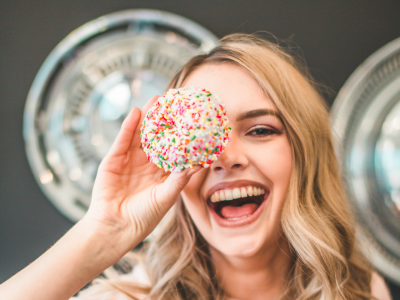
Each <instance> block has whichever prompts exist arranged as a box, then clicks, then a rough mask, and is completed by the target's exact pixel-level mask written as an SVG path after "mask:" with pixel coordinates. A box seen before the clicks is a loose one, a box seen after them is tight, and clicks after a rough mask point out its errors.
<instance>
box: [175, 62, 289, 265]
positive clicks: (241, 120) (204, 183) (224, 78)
mask: <svg viewBox="0 0 400 300" xmlns="http://www.w3.org/2000/svg"><path fill="white" fill-rule="evenodd" d="M182 86H194V87H201V88H205V89H207V90H210V91H212V92H213V93H215V94H217V95H218V96H219V97H220V98H221V99H222V101H223V102H224V104H225V108H226V112H227V116H228V119H229V126H230V127H231V128H232V131H231V133H230V138H231V141H230V142H229V143H228V145H227V147H226V149H225V151H224V152H223V154H222V155H221V156H219V158H218V160H217V161H216V162H214V163H213V164H212V165H211V167H210V168H208V169H203V170H201V171H199V172H198V173H197V174H195V175H194V176H193V177H192V178H191V180H190V182H189V183H188V185H187V186H186V187H185V189H184V190H183V192H182V197H183V201H184V203H185V206H186V208H187V210H188V212H189V214H190V216H191V218H192V220H193V222H194V223H195V225H196V227H197V228H198V230H199V231H200V233H201V234H202V236H203V237H204V238H205V240H206V241H207V242H208V243H209V244H210V245H211V246H212V247H213V248H214V249H216V250H217V251H219V252H221V253H222V254H224V255H227V256H234V257H250V256H254V255H256V254H257V253H260V251H264V250H266V249H268V248H271V247H276V246H277V245H278V243H277V239H281V238H282V235H281V230H280V228H281V227H280V215H281V210H282V206H283V203H284V201H285V196H286V191H287V189H288V186H289V180H290V174H291V170H292V154H291V147H290V144H289V140H288V137H287V135H286V131H285V127H284V126H283V124H282V122H281V120H280V118H279V117H278V113H277V111H276V109H275V107H274V105H273V104H272V102H271V101H270V99H269V98H268V97H267V96H266V95H265V93H264V92H263V90H262V89H261V88H260V86H259V85H258V83H257V82H256V81H255V79H254V78H253V77H252V76H251V75H250V74H249V73H248V72H247V71H246V70H245V69H243V68H241V67H240V66H237V65H234V64H229V63H223V64H208V65H204V66H201V67H200V68H199V69H197V70H196V71H194V72H193V73H192V74H191V75H190V76H189V77H188V78H187V79H186V80H185V82H184V83H183V85H182ZM257 194H259V195H257ZM251 195H252V196H251ZM237 197H238V198H237ZM224 198H225V199H232V198H237V200H236V199H234V200H233V201H232V200H229V201H227V200H225V201H221V199H224ZM211 200H213V201H217V202H212V201H211ZM218 200H220V201H218Z"/></svg>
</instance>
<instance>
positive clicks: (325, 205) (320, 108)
mask: <svg viewBox="0 0 400 300" xmlns="http://www.w3.org/2000/svg"><path fill="white" fill-rule="evenodd" d="M223 63H234V64H237V65H239V66H241V67H242V68H244V69H245V70H247V71H248V72H249V73H250V74H251V75H252V76H253V77H254V78H255V80H256V81H257V82H258V84H259V85H260V87H261V88H262V89H263V90H264V92H265V94H266V95H268V97H269V98H270V99H271V100H272V102H273V104H274V105H275V107H276V109H277V110H278V112H279V114H280V115H281V116H282V121H283V123H284V126H285V127H286V130H287V135H288V138H289V142H290V144H291V148H292V156H293V161H294V165H293V169H292V173H291V180H290V186H289V189H288V191H287V197H286V200H285V204H284V209H283V211H282V215H281V225H282V230H283V232H284V235H285V236H286V238H287V240H288V242H289V245H290V248H291V253H292V262H293V263H292V268H291V270H290V272H289V274H288V278H287V284H286V286H287V288H286V291H285V294H284V295H283V296H282V299H297V300H311V299H319V300H328V299H329V300H338V299H352V300H358V299H359V300H366V299H371V298H372V297H371V293H370V289H371V286H370V284H371V272H372V270H371V267H370V265H369V263H368V262H367V260H366V259H365V257H364V256H363V255H362V253H361V251H360V249H359V245H358V243H357V239H356V236H355V223H354V220H353V217H352V215H351V213H350V210H349V208H348V204H347V201H346V197H345V193H344V190H343V186H342V182H341V177H340V172H339V167H338V163H337V160H336V157H335V153H334V149H333V144H332V136H331V128H330V123H329V118H328V109H327V107H326V105H325V102H324V100H323V99H322V97H321V95H320V94H319V93H318V92H317V89H316V88H315V84H314V82H313V81H312V80H311V77H310V76H309V75H308V73H307V72H306V71H305V68H304V67H302V66H301V64H300V63H299V62H298V61H297V60H296V59H294V58H293V57H292V56H290V55H289V54H287V53H286V52H285V51H284V50H283V49H282V48H281V47H280V46H279V45H277V44H275V43H271V42H268V41H267V40H265V39H262V38H259V37H257V36H255V35H247V34H232V35H229V36H227V37H225V38H223V39H222V40H221V44H220V45H219V46H218V47H216V48H214V49H213V50H212V51H211V52H210V53H209V54H205V55H199V56H196V57H194V58H192V59H191V60H190V61H189V62H188V63H187V64H186V65H185V66H184V67H183V68H182V69H181V70H180V71H179V72H178V73H177V74H176V75H175V77H174V78H173V80H172V82H171V84H170V87H180V86H181V85H182V83H183V82H184V80H185V79H186V78H187V77H188V76H189V75H190V74H191V73H192V72H193V71H194V70H196V69H197V68H198V67H200V66H202V65H205V64H223ZM174 214H175V216H174V217H173V218H171V219H170V221H169V222H168V224H166V226H164V228H163V229H162V232H161V233H159V234H158V235H157V236H156V237H155V238H154V239H153V240H152V241H150V242H149V245H148V246H147V247H146V249H145V251H144V252H143V256H144V258H143V261H144V266H145V269H146V271H147V273H148V275H149V278H150V281H151V286H148V287H147V286H142V285H138V284H136V283H132V282H130V283H129V282H123V281H121V280H118V277H116V279H113V280H100V281H101V283H102V285H95V286H97V289H98V290H100V288H99V286H102V287H103V288H102V289H103V290H107V289H110V288H111V289H114V290H118V291H120V292H123V293H124V294H126V295H128V296H130V297H131V298H133V299H137V295H138V293H139V294H143V295H147V297H148V298H149V299H154V300H155V299H177V300H178V299H198V300H203V299H224V298H225V296H224V291H223V290H222V289H221V288H220V287H219V286H218V282H217V281H216V280H215V279H214V277H215V270H214V268H213V265H212V262H211V259H210V253H209V248H208V244H207V242H206V241H205V240H204V239H203V238H202V236H201V235H200V233H199V231H198V230H197V228H196V227H195V225H194V224H193V222H192V220H191V219H190V216H189V215H188V212H187V211H186V209H185V207H184V204H183V202H182V200H181V199H179V200H178V202H177V205H176V207H175V208H174ZM89 290H90V289H89Z"/></svg>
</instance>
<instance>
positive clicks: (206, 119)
mask: <svg viewBox="0 0 400 300" xmlns="http://www.w3.org/2000/svg"><path fill="white" fill-rule="evenodd" d="M230 130H231V128H230V127H228V118H227V117H226V111H225V108H224V105H223V104H222V101H221V99H220V98H219V97H218V96H217V95H215V94H213V93H211V92H210V91H207V90H205V89H201V88H194V87H186V88H180V89H170V90H169V91H167V92H166V93H165V94H164V96H162V97H160V98H158V100H157V101H156V103H155V104H154V105H153V107H151V108H150V110H149V111H148V112H147V115H146V117H145V118H144V120H143V124H142V127H141V128H140V138H141V141H142V146H143V150H144V152H145V153H146V155H147V158H148V160H149V161H151V162H153V163H155V164H156V165H157V166H158V167H159V168H162V169H164V170H165V171H170V172H181V171H182V170H184V169H186V168H192V167H193V165H197V164H199V165H201V166H202V167H203V168H208V167H209V166H210V165H211V164H212V163H213V162H214V161H215V160H217V157H218V156H219V155H221V153H222V152H223V151H224V150H225V147H226V145H227V143H228V142H229V140H230V138H229V132H230Z"/></svg>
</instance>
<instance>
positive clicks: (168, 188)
mask: <svg viewBox="0 0 400 300" xmlns="http://www.w3.org/2000/svg"><path fill="white" fill-rule="evenodd" d="M201 169H202V167H201V166H199V165H196V166H194V167H193V168H192V169H186V170H184V171H182V172H179V173H175V172H172V173H171V174H170V175H169V176H168V178H167V179H166V180H165V181H164V182H163V183H162V184H161V185H160V186H159V187H158V189H157V191H156V197H157V199H158V200H159V201H160V203H161V204H162V205H165V206H166V207H167V209H169V208H170V206H172V205H173V204H174V203H175V201H176V199H178V196H179V194H180V192H182V190H183V188H184V187H185V185H186V184H187V183H188V182H189V180H190V178H191V177H192V176H193V175H194V174H196V173H197V172H198V171H200V170H201Z"/></svg>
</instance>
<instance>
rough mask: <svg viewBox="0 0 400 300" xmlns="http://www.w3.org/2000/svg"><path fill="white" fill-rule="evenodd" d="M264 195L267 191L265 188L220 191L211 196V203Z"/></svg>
mask: <svg viewBox="0 0 400 300" xmlns="http://www.w3.org/2000/svg"><path fill="white" fill-rule="evenodd" d="M263 194H265V190H264V189H263V188H258V187H253V186H246V187H240V188H234V189H227V190H219V191H217V192H215V193H214V194H212V195H211V202H219V201H228V200H233V199H238V198H245V197H249V196H250V197H251V196H259V195H263Z"/></svg>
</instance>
